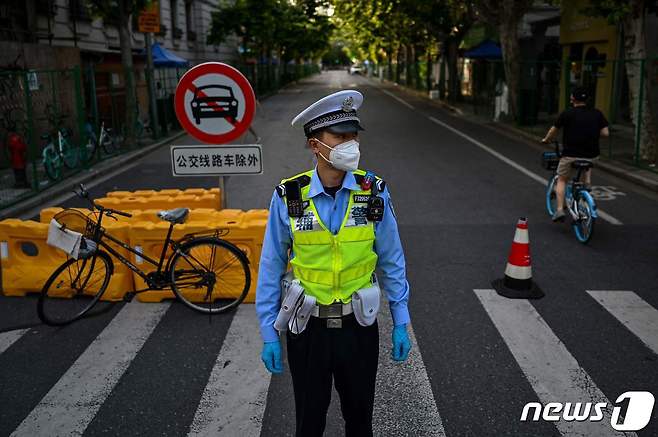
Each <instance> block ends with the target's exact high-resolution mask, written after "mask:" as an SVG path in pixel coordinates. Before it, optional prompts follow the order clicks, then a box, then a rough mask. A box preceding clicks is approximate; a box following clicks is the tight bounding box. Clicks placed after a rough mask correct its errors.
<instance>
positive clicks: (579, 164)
mask: <svg viewBox="0 0 658 437" xmlns="http://www.w3.org/2000/svg"><path fill="white" fill-rule="evenodd" d="M554 144H555V151H554V152H543V154H542V164H543V166H544V168H546V169H547V170H551V171H553V177H552V178H551V180H550V182H549V183H548V187H547V188H546V210H547V211H548V215H549V216H551V217H552V216H553V214H555V211H556V208H557V195H556V193H555V185H556V184H557V179H558V176H557V173H556V171H557V167H558V163H559V161H560V157H561V153H560V144H559V143H558V142H557V141H555V142H554ZM571 166H572V167H573V168H575V169H576V175H575V176H574V177H573V179H572V180H571V181H570V182H569V183H568V184H567V187H566V190H565V196H564V197H565V199H564V200H565V207H566V209H567V211H568V212H569V216H570V217H571V220H572V223H571V227H572V228H573V231H574V233H575V234H576V239H577V240H578V241H579V242H581V243H583V244H586V243H587V242H589V241H590V240H591V238H592V235H593V234H594V224H595V223H596V219H597V218H598V214H597V212H596V202H594V198H593V197H592V195H591V194H590V193H589V188H587V187H586V186H585V184H584V183H583V182H580V177H581V176H582V173H583V172H584V171H585V170H588V169H591V168H592V167H593V166H594V165H593V164H592V162H590V161H587V160H576V161H574V162H573V163H572V164H571Z"/></svg>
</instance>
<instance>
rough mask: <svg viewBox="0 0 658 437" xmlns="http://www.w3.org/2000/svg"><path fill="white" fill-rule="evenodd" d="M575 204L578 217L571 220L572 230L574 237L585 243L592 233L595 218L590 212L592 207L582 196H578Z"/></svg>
mask: <svg viewBox="0 0 658 437" xmlns="http://www.w3.org/2000/svg"><path fill="white" fill-rule="evenodd" d="M576 206H577V208H578V219H577V220H576V221H574V222H573V225H572V226H573V231H574V233H575V234H576V239H578V241H580V242H581V243H583V244H586V243H587V242H589V240H591V239H592V235H593V234H594V223H595V222H596V218H595V217H594V216H593V214H592V207H591V206H590V204H589V202H588V201H587V199H586V198H585V197H584V196H582V195H579V196H578V200H577V201H576Z"/></svg>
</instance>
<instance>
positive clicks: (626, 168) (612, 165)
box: [369, 77, 658, 192]
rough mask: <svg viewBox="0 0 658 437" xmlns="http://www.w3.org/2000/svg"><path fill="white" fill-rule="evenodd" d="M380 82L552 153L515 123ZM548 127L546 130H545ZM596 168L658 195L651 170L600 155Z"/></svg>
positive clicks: (403, 87)
mask: <svg viewBox="0 0 658 437" xmlns="http://www.w3.org/2000/svg"><path fill="white" fill-rule="evenodd" d="M369 79H371V80H374V81H377V82H379V79H377V78H375V77H372V78H369ZM381 83H385V84H387V85H390V86H394V87H395V88H396V89H399V90H401V91H402V92H404V93H406V94H409V95H412V96H415V97H420V98H424V99H425V100H427V101H428V102H429V103H430V104H432V105H434V106H436V107H438V108H441V109H443V110H446V111H449V112H451V113H452V114H453V115H455V116H458V117H462V118H464V119H467V120H469V121H472V122H473V123H477V124H478V125H480V126H484V127H486V128H488V129H490V130H492V131H495V132H497V133H499V134H502V135H505V136H508V137H510V138H513V139H515V140H517V141H521V142H523V143H524V144H527V145H528V146H530V147H533V148H535V149H537V150H539V151H548V150H553V149H552V147H551V146H548V145H544V144H541V137H540V136H538V135H537V134H533V133H530V132H527V131H525V130H523V129H520V128H518V127H516V126H514V125H512V124H509V123H504V122H495V121H493V120H491V119H490V118H489V117H485V116H480V115H476V114H473V113H470V112H468V111H463V110H462V109H460V108H457V107H455V106H452V105H450V104H448V103H446V102H443V101H440V100H433V99H430V98H429V96H428V95H427V94H426V93H425V92H423V91H417V90H414V89H410V88H407V87H406V86H404V85H400V84H395V82H391V81H388V80H386V79H384V80H382V81H381ZM547 129H548V127H547V128H546V130H547ZM596 167H597V168H600V169H602V170H603V171H605V172H607V173H610V174H612V175H615V176H617V177H619V178H622V179H625V180H627V181H629V182H632V183H635V184H637V185H641V186H643V187H644V188H648V189H650V190H652V191H655V192H658V174H657V173H654V172H652V171H649V170H644V169H641V168H638V167H634V166H631V165H628V164H625V163H623V162H620V161H616V160H612V159H609V158H606V157H604V156H601V157H600V158H599V160H598V161H597V162H596Z"/></svg>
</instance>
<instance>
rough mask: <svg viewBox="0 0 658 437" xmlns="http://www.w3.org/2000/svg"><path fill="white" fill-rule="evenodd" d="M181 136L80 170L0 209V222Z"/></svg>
mask: <svg viewBox="0 0 658 437" xmlns="http://www.w3.org/2000/svg"><path fill="white" fill-rule="evenodd" d="M183 135H185V131H180V132H177V133H175V134H173V135H170V136H169V137H167V138H164V139H162V140H159V141H157V142H155V143H153V144H149V145H148V146H144V147H142V148H141V149H138V150H134V151H131V152H127V153H124V154H122V155H119V156H115V157H114V158H110V159H107V160H105V161H102V162H100V163H98V164H96V165H95V166H93V167H91V168H89V169H87V170H82V171H80V173H78V174H76V175H75V176H72V177H70V178H67V179H64V180H62V181H61V182H59V183H58V184H55V185H53V186H51V187H49V188H47V189H45V190H43V191H40V192H39V193H37V194H35V195H34V196H32V197H30V198H28V199H26V200H24V201H22V202H19V203H16V204H14V205H12V206H9V207H7V208H3V209H0V220H4V219H6V218H14V217H18V216H20V215H21V214H23V213H25V212H26V211H29V210H31V209H34V208H37V207H39V206H40V205H42V204H44V203H45V202H46V201H48V200H51V199H53V198H55V197H58V196H61V195H63V194H66V193H70V192H71V191H72V190H73V189H74V188H76V187H77V186H78V185H79V184H84V183H86V182H88V181H90V180H92V179H96V178H99V177H101V176H103V175H106V174H108V173H111V172H113V171H115V170H117V169H119V168H121V167H122V166H124V165H126V164H127V163H130V162H133V161H135V160H136V159H139V158H141V157H142V156H145V155H147V154H149V153H151V152H152V151H154V150H155V149H157V148H159V147H161V146H164V145H166V144H169V143H170V142H171V141H173V140H175V139H177V138H179V137H181V136H183Z"/></svg>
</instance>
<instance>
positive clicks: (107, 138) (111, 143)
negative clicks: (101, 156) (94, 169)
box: [83, 121, 119, 163]
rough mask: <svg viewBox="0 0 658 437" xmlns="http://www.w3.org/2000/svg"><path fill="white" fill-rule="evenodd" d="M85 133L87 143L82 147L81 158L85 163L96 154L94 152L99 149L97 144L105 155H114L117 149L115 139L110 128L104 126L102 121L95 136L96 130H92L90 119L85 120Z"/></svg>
mask: <svg viewBox="0 0 658 437" xmlns="http://www.w3.org/2000/svg"><path fill="white" fill-rule="evenodd" d="M85 133H86V135H87V143H86V144H85V146H84V149H83V150H84V155H83V160H84V162H85V163H89V162H91V160H92V159H93V158H94V157H95V156H96V152H97V151H98V150H100V149H99V147H98V145H99V144H100V145H101V147H102V148H103V151H104V152H105V154H106V155H114V154H115V153H116V152H117V151H118V150H119V147H118V144H117V140H116V137H115V136H114V133H113V131H112V129H111V128H106V127H105V122H104V121H102V122H101V127H100V132H99V133H98V136H96V132H94V126H93V125H92V124H91V121H87V122H86V123H85Z"/></svg>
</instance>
